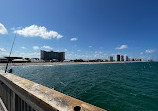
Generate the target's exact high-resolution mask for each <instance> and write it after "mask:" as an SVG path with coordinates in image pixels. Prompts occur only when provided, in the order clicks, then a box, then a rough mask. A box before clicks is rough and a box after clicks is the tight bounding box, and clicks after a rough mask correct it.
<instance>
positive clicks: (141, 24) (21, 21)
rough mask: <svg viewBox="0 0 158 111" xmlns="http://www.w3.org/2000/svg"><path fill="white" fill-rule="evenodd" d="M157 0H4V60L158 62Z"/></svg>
mask: <svg viewBox="0 0 158 111" xmlns="http://www.w3.org/2000/svg"><path fill="white" fill-rule="evenodd" d="M157 6H158V1H157V0H150V1H149V0H25V1H24V0H14V1H13V0H12V1H11V0H2V1H1V4H0V14H1V17H0V57H3V56H6V55H8V53H9V51H10V48H11V43H12V41H13V38H14V33H15V32H17V39H16V42H15V46H14V49H13V56H23V57H40V56H39V55H40V49H44V50H53V51H65V52H66V59H75V58H82V59H97V58H101V59H105V58H107V56H109V55H114V54H117V53H120V54H123V55H125V54H126V55H128V56H129V57H134V58H136V57H137V58H143V59H154V60H158V7H157Z"/></svg>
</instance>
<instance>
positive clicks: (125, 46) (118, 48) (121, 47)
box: [115, 45, 128, 50]
mask: <svg viewBox="0 0 158 111" xmlns="http://www.w3.org/2000/svg"><path fill="white" fill-rule="evenodd" d="M127 48H128V46H127V45H121V46H120V47H116V48H115V49H117V50H121V49H127Z"/></svg>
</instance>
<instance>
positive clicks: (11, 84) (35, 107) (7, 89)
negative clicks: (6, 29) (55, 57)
mask: <svg viewBox="0 0 158 111" xmlns="http://www.w3.org/2000/svg"><path fill="white" fill-rule="evenodd" d="M0 98H1V99H2V101H3V103H4V105H5V106H6V108H7V110H8V111H105V110H103V109H101V108H98V107H96V106H93V105H90V104H88V103H85V102H83V101H80V100H78V99H75V98H72V97H70V96H67V95H65V94H62V93H60V92H58V91H55V90H53V89H50V88H47V87H45V86H42V85H39V84H37V83H34V82H32V81H29V80H27V79H24V78H21V77H19V76H16V75H13V74H10V73H4V71H2V70H0Z"/></svg>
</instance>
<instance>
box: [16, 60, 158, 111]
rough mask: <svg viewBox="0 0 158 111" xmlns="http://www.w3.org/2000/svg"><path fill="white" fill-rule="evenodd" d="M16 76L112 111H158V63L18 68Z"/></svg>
mask: <svg viewBox="0 0 158 111" xmlns="http://www.w3.org/2000/svg"><path fill="white" fill-rule="evenodd" d="M13 73H14V74H16V75H18V76H21V77H24V78H27V79H29V80H31V81H34V82H37V83H39V84H42V85H44V86H47V87H49V88H54V89H55V90H57V91H60V92H62V93H64V94H67V95H70V96H72V97H75V98H78V99H80V100H83V101H85V102H88V103H90V104H93V105H96V106H98V107H101V108H103V109H107V110H108V111H158V63H156V62H155V63H112V64H110V63H109V64H78V65H55V66H18V67H13Z"/></svg>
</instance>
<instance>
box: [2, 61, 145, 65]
mask: <svg viewBox="0 0 158 111" xmlns="http://www.w3.org/2000/svg"><path fill="white" fill-rule="evenodd" d="M136 62H148V61H123V62H43V63H41V62H40V63H39V62H30V63H9V65H10V66H45V65H71V64H103V63H136ZM0 66H6V63H0Z"/></svg>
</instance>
